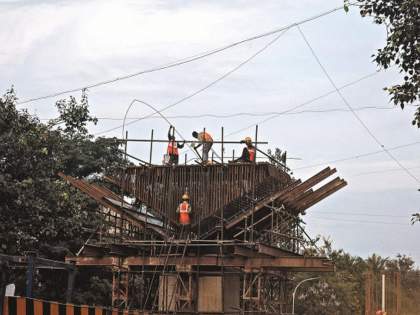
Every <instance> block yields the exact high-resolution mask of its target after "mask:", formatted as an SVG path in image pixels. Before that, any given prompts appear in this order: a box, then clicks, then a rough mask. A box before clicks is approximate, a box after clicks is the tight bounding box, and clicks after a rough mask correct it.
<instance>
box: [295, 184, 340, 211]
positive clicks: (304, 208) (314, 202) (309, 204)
mask: <svg viewBox="0 0 420 315" xmlns="http://www.w3.org/2000/svg"><path fill="white" fill-rule="evenodd" d="M345 186H347V182H346V181H344V180H343V181H341V182H340V184H338V185H337V186H335V187H333V188H332V189H330V190H328V191H326V192H324V193H323V194H322V195H320V196H318V197H317V198H315V199H314V200H312V201H311V202H310V203H308V204H306V205H304V206H303V208H302V209H301V211H303V210H306V209H308V208H310V207H312V206H313V205H314V204H316V203H318V202H320V201H321V200H323V199H325V198H327V197H328V196H330V195H332V194H333V193H335V192H336V191H338V190H340V189H341V188H343V187H345Z"/></svg>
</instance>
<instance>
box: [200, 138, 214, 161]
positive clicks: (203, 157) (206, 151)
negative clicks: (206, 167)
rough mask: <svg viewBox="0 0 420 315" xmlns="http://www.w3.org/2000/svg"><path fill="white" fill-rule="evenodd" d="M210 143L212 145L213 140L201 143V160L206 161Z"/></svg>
mask: <svg viewBox="0 0 420 315" xmlns="http://www.w3.org/2000/svg"><path fill="white" fill-rule="evenodd" d="M212 145H213V142H205V143H204V144H203V156H202V159H203V162H207V161H208V159H209V152H210V150H211V147H212Z"/></svg>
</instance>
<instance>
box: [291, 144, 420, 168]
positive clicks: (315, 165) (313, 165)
mask: <svg viewBox="0 0 420 315" xmlns="http://www.w3.org/2000/svg"><path fill="white" fill-rule="evenodd" d="M419 144H420V141H415V142H410V143H406V144H402V145H398V146H395V147H390V148H388V149H387V150H388V151H395V150H399V149H402V148H407V147H411V146H414V145H419ZM381 153H384V151H383V150H377V151H371V152H367V153H361V154H356V155H351V156H348V157H344V158H340V159H336V160H330V161H324V162H322V163H316V164H310V165H304V166H301V167H295V168H294V170H295V171H296V170H303V169H307V168H314V167H319V166H324V165H326V164H335V163H340V162H345V161H350V160H355V159H360V158H364V157H368V156H371V155H376V154H381Z"/></svg>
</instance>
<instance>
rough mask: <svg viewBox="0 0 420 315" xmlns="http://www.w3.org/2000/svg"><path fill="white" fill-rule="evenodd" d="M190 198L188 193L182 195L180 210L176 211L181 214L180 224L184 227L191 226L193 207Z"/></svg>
mask: <svg viewBox="0 0 420 315" xmlns="http://www.w3.org/2000/svg"><path fill="white" fill-rule="evenodd" d="M189 201H190V196H189V195H188V192H185V193H184V194H183V195H182V203H180V204H179V206H178V208H177V209H176V213H179V224H181V225H182V226H190V224H191V219H190V214H191V205H190V203H189Z"/></svg>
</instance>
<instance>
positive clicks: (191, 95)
mask: <svg viewBox="0 0 420 315" xmlns="http://www.w3.org/2000/svg"><path fill="white" fill-rule="evenodd" d="M286 31H287V29H286V30H284V31H283V32H281V33H280V34H278V35H277V36H276V37H275V38H274V39H272V40H270V41H269V42H268V43H267V44H265V45H264V46H263V47H262V48H261V49H259V50H257V51H256V52H255V53H253V54H252V55H251V56H250V57H248V58H247V59H245V60H244V61H242V62H241V63H239V64H238V65H237V66H235V67H234V68H232V69H231V70H229V71H228V72H226V73H225V74H223V75H222V76H220V77H218V78H217V79H216V80H214V81H212V82H210V83H209V84H207V85H206V86H204V87H202V88H201V89H198V90H197V91H195V92H193V93H191V94H189V95H187V96H185V97H183V98H181V99H179V100H178V101H176V102H175V103H172V104H170V105H167V106H165V107H163V108H161V109H159V110H157V113H162V112H163V111H165V110H167V109H169V108H172V107H174V106H177V105H178V104H181V103H183V102H185V101H187V100H189V99H191V98H193V97H194V96H196V95H198V94H200V93H202V92H204V91H205V90H207V89H209V88H210V87H212V86H213V85H215V84H217V83H219V82H220V81H222V80H224V79H225V78H227V77H228V76H230V75H231V74H232V73H234V72H236V71H237V70H239V69H240V68H242V67H243V66H244V65H246V64H247V63H248V62H250V61H251V60H252V59H254V58H255V57H257V56H258V55H259V54H261V53H262V52H263V51H265V50H266V49H267V48H268V47H270V46H271V45H272V44H274V43H275V42H276V41H277V40H278V39H279V38H280V37H281V36H282V35H283V34H285V33H286ZM154 114H155V113H152V114H149V115H145V116H143V117H140V118H139V119H136V120H133V121H131V122H129V123H126V124H125V126H128V125H132V124H134V123H136V122H138V121H140V120H142V119H146V118H149V117H152V116H153V115H154ZM122 127H123V125H119V126H117V127H114V128H111V129H107V130H104V131H101V132H98V133H96V134H94V135H95V136H97V135H101V134H104V133H108V132H110V131H114V130H118V129H120V128H122Z"/></svg>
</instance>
